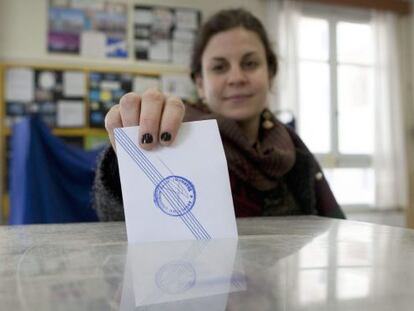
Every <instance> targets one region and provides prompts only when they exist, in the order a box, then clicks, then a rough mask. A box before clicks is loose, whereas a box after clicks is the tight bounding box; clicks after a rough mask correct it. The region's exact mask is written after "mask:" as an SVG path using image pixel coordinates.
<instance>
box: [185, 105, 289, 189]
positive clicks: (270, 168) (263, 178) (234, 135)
mask: <svg viewBox="0 0 414 311" xmlns="http://www.w3.org/2000/svg"><path fill="white" fill-rule="evenodd" d="M186 108H187V109H186V116H185V119H184V120H185V121H195V120H208V119H216V120H217V123H218V126H219V129H220V134H221V138H222V141H223V145H224V151H225V153H226V158H227V164H228V166H229V170H230V171H231V172H232V173H234V174H236V175H237V176H238V177H239V178H240V179H241V180H243V181H245V182H247V183H249V184H250V185H252V186H253V187H254V188H256V189H257V190H260V191H267V190H270V189H274V188H275V187H277V186H278V180H280V177H282V176H283V175H285V174H286V173H287V172H288V171H289V170H290V169H291V168H292V167H293V165H294V163H295V147H294V145H293V142H292V139H291V138H290V136H289V133H288V132H287V130H286V129H285V128H284V126H283V125H282V124H281V123H280V122H279V121H277V120H276V119H275V118H274V116H272V119H271V121H272V122H273V124H274V126H273V127H272V128H271V129H265V128H260V132H259V141H258V142H257V143H256V144H255V146H251V145H250V144H249V142H248V140H247V138H246V136H245V135H244V133H243V131H242V130H241V128H240V126H239V125H238V124H237V122H236V121H234V120H229V119H225V118H223V117H220V116H217V115H215V114H213V113H211V112H210V111H209V110H208V108H207V106H205V105H202V104H197V105H187V107H186Z"/></svg>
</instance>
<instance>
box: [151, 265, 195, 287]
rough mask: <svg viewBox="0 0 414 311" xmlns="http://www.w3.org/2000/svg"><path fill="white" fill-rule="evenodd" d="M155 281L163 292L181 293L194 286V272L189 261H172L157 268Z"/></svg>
mask: <svg viewBox="0 0 414 311" xmlns="http://www.w3.org/2000/svg"><path fill="white" fill-rule="evenodd" d="M155 283H156V284H157V286H158V288H159V289H161V290H162V291H163V292H165V293H168V294H181V293H184V292H186V291H188V290H189V289H191V288H192V287H194V285H195V283H196V272H195V270H194V268H193V266H192V265H191V264H190V263H189V262H186V261H182V260H177V261H173V262H170V263H168V264H166V265H164V266H162V267H161V268H160V270H158V272H157V273H156V275H155Z"/></svg>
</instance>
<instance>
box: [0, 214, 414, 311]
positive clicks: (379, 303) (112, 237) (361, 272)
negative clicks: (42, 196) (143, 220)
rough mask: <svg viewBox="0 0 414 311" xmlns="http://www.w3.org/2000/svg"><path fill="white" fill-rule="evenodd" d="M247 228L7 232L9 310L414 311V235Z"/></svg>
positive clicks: (2, 294) (310, 224)
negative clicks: (163, 233) (138, 236)
mask: <svg viewBox="0 0 414 311" xmlns="http://www.w3.org/2000/svg"><path fill="white" fill-rule="evenodd" d="M237 223H238V230H239V236H240V237H239V239H238V240H219V241H212V242H179V243H152V244H147V245H140V246H128V244H127V242H126V232H125V224H124V223H84V224H65V225H30V226H14V227H10V226H3V227H0V309H1V310H54V311H56V310H209V311H213V310H284V311H293V310H307V311H309V310H329V311H334V310H364V311H366V310H376V311H378V310H384V311H385V310H387V311H388V310H393V311H395V310H414V230H407V229H402V228H396V227H388V226H381V225H374V224H368V223H362V222H354V221H348V220H345V221H344V220H336V219H328V218H320V217H315V216H300V217H280V218H270V217H269V218H254V219H253V218H251V219H238V221H237Z"/></svg>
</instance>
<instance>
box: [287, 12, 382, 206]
mask: <svg viewBox="0 0 414 311" xmlns="http://www.w3.org/2000/svg"><path fill="white" fill-rule="evenodd" d="M301 17H309V18H318V19H324V20H326V21H327V22H328V31H329V60H328V61H327V64H328V65H329V73H330V90H329V91H330V120H329V126H330V129H331V135H330V145H331V151H330V152H329V153H314V156H315V157H316V158H317V160H318V162H319V163H320V164H321V166H322V168H323V169H334V168H373V160H372V156H371V155H367V154H342V153H340V152H339V131H338V127H339V123H338V121H339V119H338V108H339V107H338V68H339V66H340V65H343V64H346V63H339V62H338V54H337V25H338V23H339V22H351V23H366V24H369V23H371V20H372V11H371V10H364V9H353V8H347V7H340V6H326V5H319V4H317V5H316V4H303V6H302V10H301ZM297 61H298V64H300V63H301V61H306V60H305V59H301V58H300V57H299V55H298V56H297ZM352 65H355V64H352ZM360 66H361V67H370V68H375V67H374V66H375V63H373V64H372V65H360ZM297 67H298V68H299V66H297ZM299 75H300V74H299V72H297V82H298V81H299V78H300V76H299ZM297 85H299V84H298V83H297ZM296 98H299V94H297V96H296ZM295 110H296V112H297V116H298V119H299V120H300V114H299V111H300V110H299V101H298V100H297V101H296V109H295ZM374 204H375V202H374ZM342 207H344V208H345V209H347V210H356V209H358V210H368V209H370V208H372V205H370V204H363V203H360V204H343V205H342Z"/></svg>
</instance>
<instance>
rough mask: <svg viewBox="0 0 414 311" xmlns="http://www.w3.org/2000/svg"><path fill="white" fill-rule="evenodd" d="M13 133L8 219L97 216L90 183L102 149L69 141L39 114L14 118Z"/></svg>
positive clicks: (56, 220) (18, 221)
mask: <svg viewBox="0 0 414 311" xmlns="http://www.w3.org/2000/svg"><path fill="white" fill-rule="evenodd" d="M12 133H13V135H12V137H11V142H10V143H11V163H10V171H9V172H10V174H9V178H10V202H11V210H10V218H9V223H10V224H29V223H65V222H87V221H97V220H98V219H97V216H96V213H95V211H94V210H93V209H92V184H93V179H94V176H95V168H96V159H97V156H98V154H99V153H100V152H101V150H102V149H99V150H93V151H84V150H82V149H79V148H75V147H72V146H69V145H67V144H65V143H64V142H63V141H62V140H61V139H59V138H58V137H56V136H54V135H53V134H52V133H51V132H50V130H49V128H48V127H47V126H46V125H45V124H44V123H43V122H42V121H41V120H40V119H38V118H37V117H28V118H26V119H24V120H23V121H22V122H19V123H17V124H16V125H15V126H14V127H13V131H12Z"/></svg>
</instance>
